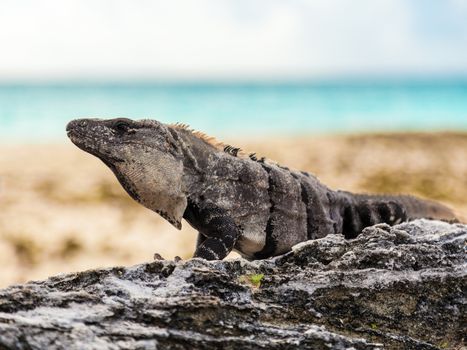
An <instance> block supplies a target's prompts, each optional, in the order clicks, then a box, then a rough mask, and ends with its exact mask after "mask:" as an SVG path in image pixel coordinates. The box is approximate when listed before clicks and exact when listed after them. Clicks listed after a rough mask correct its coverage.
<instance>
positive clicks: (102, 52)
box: [0, 0, 467, 82]
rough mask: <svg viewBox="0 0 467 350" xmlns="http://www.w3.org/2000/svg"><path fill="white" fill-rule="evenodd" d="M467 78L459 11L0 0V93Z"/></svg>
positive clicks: (422, 0) (373, 2) (454, 7)
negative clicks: (101, 82)
mask: <svg viewBox="0 0 467 350" xmlns="http://www.w3.org/2000/svg"><path fill="white" fill-rule="evenodd" d="M407 75H409V76H440V75H441V76H446V75H447V76H459V75H463V76H467V0H310V1H305V0H280V1H279V0H166V1H154V0H127V1H125V0H41V1H37V0H0V82H1V81H17V80H18V81H23V80H27V81H29V80H31V81H36V80H37V81H42V80H69V79H74V80H88V79H89V80H96V79H115V80H120V79H123V80H127V79H139V80H141V79H169V80H170V79H175V80H180V79H181V80H184V79H185V80H191V79H194V80H196V79H208V80H216V79H221V80H222V79H240V80H245V79H247V80H255V79H259V80H264V79H266V80H269V79H272V80H274V79H308V78H316V77H339V76H407Z"/></svg>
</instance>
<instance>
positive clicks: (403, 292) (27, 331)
mask: <svg viewBox="0 0 467 350" xmlns="http://www.w3.org/2000/svg"><path fill="white" fill-rule="evenodd" d="M466 239H467V226H465V225H460V224H447V223H443V222H438V221H428V220H417V221H414V222H410V223H404V224H401V225H398V226H395V227H389V226H387V225H377V226H373V227H370V228H367V229H365V230H364V231H363V233H362V234H361V235H360V236H359V237H357V238H356V239H353V240H345V239H344V238H343V237H342V236H337V235H329V236H327V237H325V238H322V239H317V240H314V241H308V242H304V243H301V244H299V245H297V246H295V247H294V249H293V250H292V251H291V252H289V253H287V254H285V255H282V256H279V257H275V258H272V259H267V260H259V261H252V262H249V261H246V260H243V259H236V260H227V261H213V262H208V261H205V260H201V259H191V260H186V261H177V262H175V261H168V260H162V261H161V260H158V261H154V262H151V263H146V264H141V265H136V266H133V267H128V268H125V267H115V268H109V269H96V270H89V271H84V272H79V273H73V274H64V275H58V276H54V277H51V278H49V279H47V280H45V281H35V282H29V283H26V284H23V285H15V286H11V287H9V288H6V289H3V290H0V349H10V348H11V349H156V348H163V349H165V348H171V349H197V348H199V349H220V348H223V349H238V348H241V349H261V348H263V349H294V348H313V349H330V348H333V349H344V348H354V349H378V348H389V349H400V348H408V349H436V348H453V349H454V348H458V347H461V346H462V345H463V344H464V343H463V342H464V336H465V335H464V331H465V328H464V327H465V324H467V320H466V307H465V298H466V289H467V283H466V282H467V278H466V275H467V269H466V266H467V264H466V262H467V259H466V254H465V253H466V252H465V243H466ZM245 276H246V277H245Z"/></svg>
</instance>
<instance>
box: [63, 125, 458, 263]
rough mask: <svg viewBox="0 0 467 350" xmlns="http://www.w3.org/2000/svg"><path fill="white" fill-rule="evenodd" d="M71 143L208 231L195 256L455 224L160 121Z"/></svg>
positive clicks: (159, 207)
mask: <svg viewBox="0 0 467 350" xmlns="http://www.w3.org/2000/svg"><path fill="white" fill-rule="evenodd" d="M67 133H68V136H69V137H70V139H71V141H72V142H73V143H74V144H75V145H77V146H78V147H79V148H81V149H82V150H84V151H86V152H89V153H91V154H93V155H95V156H96V157H98V158H99V159H101V160H102V161H103V162H104V163H105V164H106V165H107V166H108V167H109V168H110V169H111V170H112V171H113V172H114V173H115V175H116V177H117V178H118V180H119V181H120V183H121V185H122V186H123V188H124V189H125V190H126V191H127V192H128V193H129V194H130V196H131V197H132V198H133V199H135V200H136V201H138V202H139V203H141V204H142V205H144V206H145V207H147V208H149V209H151V210H153V211H155V212H156V213H158V214H160V215H161V216H162V217H163V218H164V219H166V220H167V221H169V222H170V223H171V224H172V225H174V226H175V227H176V228H178V229H180V228H181V225H182V224H181V221H182V218H184V219H185V220H186V221H188V222H189V223H190V225H191V226H193V227H194V228H195V229H196V230H198V231H199V234H198V242H197V246H196V251H195V254H194V256H195V257H202V258H205V259H208V260H213V259H223V258H224V257H225V256H226V255H227V254H228V253H229V252H230V251H232V250H233V249H235V250H237V251H238V252H239V253H240V254H242V256H244V257H246V258H248V259H263V258H267V257H271V256H275V255H279V254H282V253H285V252H287V251H289V250H290V249H291V248H292V246H293V245H295V244H297V243H299V242H303V241H306V240H309V239H315V238H321V237H324V236H326V235H327V234H330V233H338V234H343V235H344V236H345V237H346V238H354V237H356V236H357V235H358V234H359V233H360V232H361V230H362V229H363V228H365V227H367V226H371V225H374V224H377V223H387V224H389V225H394V224H397V223H400V222H403V221H407V220H412V219H416V218H433V219H446V220H450V219H455V215H454V214H453V212H452V211H451V210H450V209H449V208H447V207H445V206H443V205H441V204H438V203H436V202H432V201H427V200H422V199H418V198H415V197H411V196H405V195H401V196H396V195H394V196H389V195H387V196H386V195H385V196H380V195H363V194H352V193H350V192H345V191H333V190H331V189H329V188H328V187H326V186H325V185H323V184H322V183H320V182H319V181H318V179H317V178H316V177H314V176H313V175H310V174H308V173H306V172H300V171H293V170H290V169H288V168H286V167H282V166H280V165H277V164H275V163H272V162H269V161H267V160H265V159H264V158H261V159H259V160H258V159H257V158H256V156H255V155H254V154H251V155H249V156H240V155H239V149H238V148H234V147H231V146H225V147H224V146H222V145H220V144H216V143H215V142H213V140H212V139H210V138H208V137H207V136H206V135H204V134H201V133H198V132H193V131H192V130H189V129H188V128H187V127H186V126H184V125H181V124H175V125H166V124H163V123H160V122H158V121H155V120H140V121H133V120H130V119H125V118H119V119H111V120H99V119H79V120H73V121H71V122H70V123H69V124H68V126H67Z"/></svg>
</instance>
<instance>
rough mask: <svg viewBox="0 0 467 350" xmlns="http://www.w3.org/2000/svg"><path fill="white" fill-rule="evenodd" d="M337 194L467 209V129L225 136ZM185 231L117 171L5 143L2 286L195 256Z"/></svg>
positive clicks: (0, 196)
mask: <svg viewBox="0 0 467 350" xmlns="http://www.w3.org/2000/svg"><path fill="white" fill-rule="evenodd" d="M225 141H227V142H229V143H232V144H234V145H236V146H239V147H241V148H242V149H244V150H246V151H251V152H256V153H257V154H258V155H264V156H266V157H268V158H270V159H273V160H275V161H278V162H279V163H281V164H283V165H287V166H289V167H292V168H296V169H300V170H306V171H309V172H312V173H313V174H315V175H317V176H318V177H319V178H320V179H321V180H322V181H323V182H324V183H325V184H327V185H328V186H330V187H331V188H336V189H345V190H351V191H358V192H378V193H411V194H414V195H419V196H421V197H425V198H431V199H435V200H439V201H441V202H443V203H445V204H447V205H449V206H451V207H453V208H455V209H456V210H457V211H460V212H463V213H466V212H467V133H395V134H365V135H336V136H323V137H316V136H300V137H289V138H279V139H278V138H273V137H270V138H263V139H255V140H239V139H232V140H225ZM195 239H196V233H195V231H194V230H193V229H192V228H190V227H189V225H188V224H187V223H184V226H183V229H182V231H181V232H179V231H177V230H176V229H175V228H173V227H172V226H171V225H170V224H168V223H166V222H165V221H164V220H163V219H161V218H160V217H159V216H158V215H157V214H155V213H153V212H151V211H149V210H148V209H145V208H143V207H142V206H140V205H139V204H137V203H135V202H134V201H133V200H131V199H130V198H129V197H128V195H127V194H126V193H125V192H124V191H123V189H122V188H121V187H120V185H119V184H118V183H117V180H116V179H115V178H114V176H113V174H112V173H111V171H110V170H108V169H107V168H106V167H105V166H104V164H103V163H101V162H100V161H99V160H97V159H96V158H94V157H92V156H90V155H88V154H86V153H84V152H82V151H80V150H79V149H77V148H76V147H74V146H73V145H71V143H69V142H63V144H48V145H44V144H28V145H26V144H16V145H13V144H2V145H1V152H0V264H1V266H2V267H1V268H0V287H4V286H7V285H10V284H13V283H19V282H24V281H27V280H31V279H42V278H45V277H47V276H50V275H53V274H57V273H62V272H70V271H77V270H83V269H87V268H95V267H104V266H113V265H130V264H136V263H140V262H144V261H151V260H152V257H153V254H154V253H155V252H157V253H160V254H161V255H162V256H163V257H165V258H173V257H174V256H175V255H179V256H180V257H182V258H189V257H190V256H191V254H192V253H193V249H194V242H195Z"/></svg>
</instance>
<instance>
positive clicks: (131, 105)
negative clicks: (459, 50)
mask: <svg viewBox="0 0 467 350" xmlns="http://www.w3.org/2000/svg"><path fill="white" fill-rule="evenodd" d="M119 116H125V117H129V118H135V119H138V118H154V119H158V120H161V121H164V122H175V121H179V122H183V123H187V124H190V125H191V126H193V127H194V128H196V129H199V130H203V131H205V132H207V133H210V134H215V135H220V136H223V135H232V136H235V135H245V136H248V135H255V134H258V133H259V134H271V133H274V134H279V133H315V134H318V133H341V132H360V131H393V130H440V129H441V130H447V129H451V130H452V129H454V130H467V79H465V80H452V79H451V80H442V81H428V82H427V81H424V82H417V81H403V82H395V81H392V82H391V81H390V82H385V81H376V82H319V83H282V84H240V83H235V84H234V83H232V84H229V83H216V84H214V83H212V84H207V83H203V84H202V83H199V84H196V83H190V84H188V83H186V84H181V83H180V84H151V83H127V84H123V83H119V84H110V83H108V84H105V83H99V84H97V83H95V84H49V85H0V139H1V140H18V141H25V140H33V141H35V140H45V141H49V140H60V139H62V138H64V137H65V131H64V130H65V125H66V123H67V122H68V121H69V120H71V119H73V118H78V117H103V118H110V117H119Z"/></svg>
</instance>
